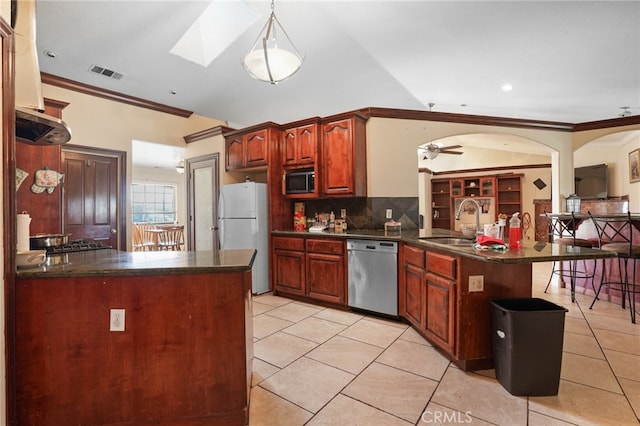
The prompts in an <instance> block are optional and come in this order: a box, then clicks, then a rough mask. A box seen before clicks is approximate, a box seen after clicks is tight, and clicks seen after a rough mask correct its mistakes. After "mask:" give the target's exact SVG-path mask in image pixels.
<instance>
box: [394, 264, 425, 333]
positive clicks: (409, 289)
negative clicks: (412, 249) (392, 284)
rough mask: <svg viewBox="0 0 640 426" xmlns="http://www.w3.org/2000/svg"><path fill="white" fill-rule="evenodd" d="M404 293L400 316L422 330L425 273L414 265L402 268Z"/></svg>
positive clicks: (402, 294)
mask: <svg viewBox="0 0 640 426" xmlns="http://www.w3.org/2000/svg"><path fill="white" fill-rule="evenodd" d="M403 275H404V283H405V291H404V292H402V293H401V295H400V297H401V305H402V308H401V310H400V315H401V316H403V317H404V318H405V319H406V320H407V321H409V322H410V323H411V324H413V325H414V326H415V327H418V328H420V329H422V328H424V322H425V308H426V300H425V296H426V293H425V286H424V280H425V272H424V269H420V268H418V267H417V266H415V265H411V264H407V265H405V266H404V271H403Z"/></svg>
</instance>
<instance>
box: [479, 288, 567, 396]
mask: <svg viewBox="0 0 640 426" xmlns="http://www.w3.org/2000/svg"><path fill="white" fill-rule="evenodd" d="M491 305H492V306H491V319H492V335H493V361H494V364H495V369H496V378H497V379H498V381H499V382H500V384H501V385H502V386H503V387H504V388H505V389H506V390H507V391H508V392H509V393H510V394H511V395H529V396H550V395H557V394H558V387H559V385H560V368H561V366H562V340H563V336H564V316H565V313H566V312H567V309H565V308H564V307H562V306H558V305H556V304H554V303H551V302H549V301H547V300H544V299H539V298H526V299H520V298H519V299H493V300H492V301H491Z"/></svg>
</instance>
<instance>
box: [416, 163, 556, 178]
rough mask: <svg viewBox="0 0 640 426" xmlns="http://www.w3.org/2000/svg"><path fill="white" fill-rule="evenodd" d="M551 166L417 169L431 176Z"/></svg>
mask: <svg viewBox="0 0 640 426" xmlns="http://www.w3.org/2000/svg"><path fill="white" fill-rule="evenodd" d="M547 168H551V164H527V165H522V166H500V167H486V168H481V169H463V170H448V171H444V172H434V171H433V170H430V169H428V168H426V167H421V168H419V169H418V172H419V173H429V174H431V175H433V176H440V175H462V174H469V173H494V172H496V171H499V170H522V169H547Z"/></svg>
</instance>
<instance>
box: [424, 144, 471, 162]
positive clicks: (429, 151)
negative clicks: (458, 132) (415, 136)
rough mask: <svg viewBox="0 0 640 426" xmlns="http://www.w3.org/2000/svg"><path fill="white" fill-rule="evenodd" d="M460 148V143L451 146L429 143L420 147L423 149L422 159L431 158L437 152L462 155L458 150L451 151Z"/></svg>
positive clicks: (437, 153)
mask: <svg viewBox="0 0 640 426" xmlns="http://www.w3.org/2000/svg"><path fill="white" fill-rule="evenodd" d="M458 148H462V145H451V146H440V145H438V144H435V143H433V142H432V143H430V144H428V145H427V146H424V147H420V149H422V150H423V151H424V158H423V160H427V159H429V160H433V159H434V158H436V157H437V156H438V155H439V154H453V155H462V152H460V151H452V150H454V149H458Z"/></svg>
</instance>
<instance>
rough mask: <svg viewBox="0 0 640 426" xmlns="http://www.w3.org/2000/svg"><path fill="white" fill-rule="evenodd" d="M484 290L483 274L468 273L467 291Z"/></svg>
mask: <svg viewBox="0 0 640 426" xmlns="http://www.w3.org/2000/svg"><path fill="white" fill-rule="evenodd" d="M483 290H484V275H469V293H473V292H478V291H483Z"/></svg>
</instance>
